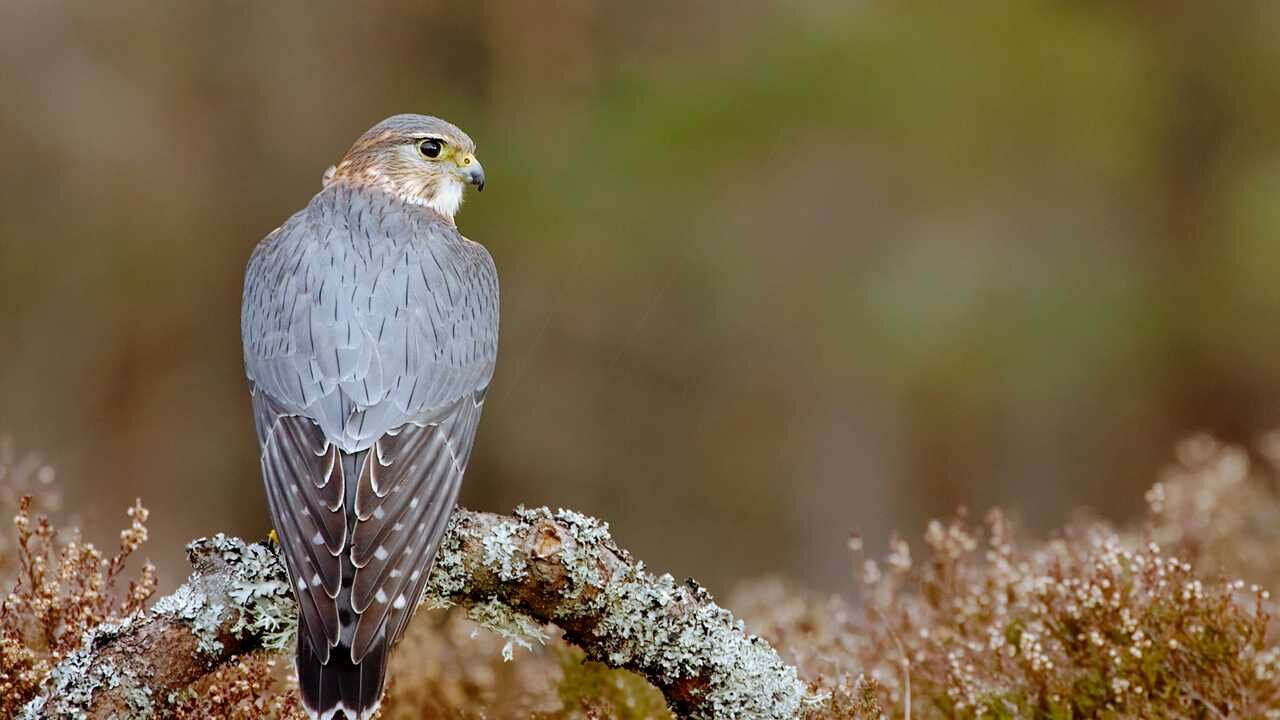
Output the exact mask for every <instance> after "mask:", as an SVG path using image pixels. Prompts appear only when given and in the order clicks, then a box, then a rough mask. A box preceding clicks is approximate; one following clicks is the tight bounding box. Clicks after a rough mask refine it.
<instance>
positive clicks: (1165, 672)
mask: <svg viewBox="0 0 1280 720" xmlns="http://www.w3.org/2000/svg"><path fill="white" fill-rule="evenodd" d="M1278 461H1280V436H1275V437H1268V438H1266V439H1264V441H1263V442H1262V443H1260V447H1259V448H1258V450H1257V452H1256V453H1255V454H1254V456H1253V457H1251V456H1250V454H1249V453H1247V452H1246V451H1245V450H1243V449H1241V448H1237V447H1231V446H1224V445H1221V444H1219V443H1217V442H1215V441H1214V440H1212V439H1210V438H1208V437H1204V436H1200V437H1195V438H1192V439H1190V440H1188V441H1186V442H1184V443H1183V444H1181V445H1180V446H1179V447H1178V448H1177V451H1176V460H1175V462H1174V463H1173V464H1172V465H1171V466H1170V467H1169V468H1168V469H1167V470H1166V471H1165V472H1164V473H1163V474H1162V476H1161V478H1160V481H1159V482H1158V483H1157V484H1156V485H1154V486H1153V487H1152V489H1151V490H1150V492H1148V494H1147V498H1146V499H1147V504H1148V513H1147V515H1146V518H1145V519H1144V521H1143V522H1142V523H1140V524H1139V525H1136V526H1134V527H1130V528H1121V529H1117V528H1113V527H1110V526H1108V525H1107V524H1106V523H1103V522H1101V521H1098V520H1093V519H1088V518H1081V519H1078V520H1075V521H1073V522H1071V523H1070V524H1068V525H1067V526H1066V527H1065V528H1063V529H1061V530H1060V531H1058V532H1057V533H1055V534H1053V535H1052V536H1051V537H1049V538H1047V539H1032V538H1023V537H1020V536H1019V534H1018V533H1017V531H1016V529H1015V526H1014V523H1013V522H1011V521H1010V519H1009V518H1008V517H1007V516H1006V515H1004V514H1003V513H1002V512H1000V511H992V512H989V513H987V514H986V516H985V517H984V518H982V520H981V521H977V520H973V519H970V518H969V517H967V515H966V514H965V513H963V512H961V513H959V514H958V515H957V516H956V517H954V518H952V519H950V520H945V521H936V522H934V523H931V524H930V525H929V528H928V530H927V532H926V533H925V536H924V538H923V541H922V542H921V543H919V544H917V545H916V546H914V547H913V546H912V545H910V544H909V543H907V542H906V541H904V540H900V539H894V540H893V541H892V543H891V545H890V552H889V554H888V555H887V557H885V558H882V559H879V560H875V559H869V558H865V557H863V556H862V550H861V541H860V540H859V539H858V538H857V537H856V536H855V537H854V538H851V540H850V550H851V553H852V555H853V559H854V568H855V574H856V575H857V576H858V577H857V582H858V584H859V585H860V589H861V592H860V596H859V598H858V600H857V601H856V602H851V601H847V600H844V599H841V598H838V597H835V598H832V597H821V596H818V595H816V594H813V593H811V592H808V591H806V590H804V589H803V588H798V587H794V586H791V585H789V584H787V583H786V582H784V581H780V580H767V581H760V582H756V583H752V584H750V585H747V586H744V587H743V588H741V589H740V590H739V591H738V592H737V593H735V596H734V597H733V598H731V599H730V602H729V603H728V605H729V607H732V608H733V609H734V610H735V611H736V612H738V613H739V614H740V615H741V616H744V617H745V618H746V620H747V622H748V626H749V628H750V629H751V630H753V631H755V632H759V633H761V634H762V635H764V636H765V637H766V638H767V639H768V640H769V641H770V642H772V643H773V644H774V645H775V647H777V648H779V650H780V651H781V652H783V653H784V655H785V656H786V657H787V658H788V659H789V660H790V661H792V662H794V663H795V664H796V665H797V666H798V667H799V668H800V670H801V673H802V675H803V676H804V677H805V678H806V679H807V680H808V681H810V682H811V683H812V684H813V686H814V688H815V690H816V691H817V694H818V697H820V698H821V700H820V701H819V702H816V703H815V704H814V705H813V706H812V707H811V708H809V710H808V715H809V716H810V717H811V718H815V719H816V718H877V717H881V716H886V717H904V716H909V717H913V718H950V717H960V718H978V717H988V718H1087V717H1103V718H1139V717H1141V718H1188V717H1190V718H1227V717H1232V718H1234V717H1249V718H1252V717H1266V718H1280V675H1278V672H1280V647H1278V646H1277V634H1276V633H1275V631H1274V629H1273V628H1272V627H1271V625H1270V623H1269V616H1270V614H1271V613H1272V612H1273V610H1274V603H1273V600H1272V598H1271V595H1270V593H1269V591H1268V588H1271V589H1275V588H1276V587H1277V581H1278V580H1280V553H1277V552H1276V550H1277V548H1280V544H1278V543H1280V498H1278V495H1277V480H1276V478H1277V472H1276V468H1277V462H1278ZM0 503H4V506H3V510H4V511H5V512H6V514H7V513H9V512H12V513H13V515H14V532H13V533H9V534H8V535H7V536H6V537H5V538H4V540H3V544H0V579H2V580H3V581H4V582H5V584H6V588H7V589H9V590H10V591H9V593H8V596H7V598H6V600H5V602H4V606H3V614H2V615H0V639H2V642H3V645H2V646H0V716H3V717H8V716H10V715H12V714H14V713H15V712H16V711H17V709H18V708H19V707H21V705H22V703H23V702H24V701H25V700H26V699H27V698H29V697H31V696H32V695H33V694H34V692H35V689H36V687H37V686H38V684H39V682H40V680H41V678H42V677H43V676H44V675H45V674H46V673H47V672H48V671H49V669H50V667H51V666H52V665H53V664H54V663H56V662H57V660H58V659H59V658H61V657H63V656H64V655H65V654H66V653H68V652H70V651H71V650H73V649H75V648H76V647H77V645H78V644H79V642H80V638H81V636H82V635H83V633H84V632H85V631H86V630H88V629H90V628H92V627H94V626H95V625H97V624H98V623H101V622H104V621H111V620H113V619H119V618H122V617H124V616H126V615H128V614H129V613H131V612H133V611H134V610H136V609H137V608H139V607H141V606H142V605H143V604H144V603H145V602H146V601H147V599H148V597H149V596H150V594H151V591H152V589H153V588H154V585H155V576H154V570H153V569H152V568H151V566H150V565H149V564H142V565H141V566H140V567H139V568H138V569H137V570H136V571H133V572H129V571H128V568H129V567H131V565H130V564H129V563H128V560H129V558H130V557H131V556H133V555H134V554H135V553H136V551H137V550H138V548H139V546H140V545H141V544H142V543H143V542H144V541H145V540H146V525H145V522H146V514H147V513H146V510H145V509H143V508H142V507H141V505H138V504H135V505H134V506H133V507H132V508H129V509H128V516H129V519H130V527H129V528H128V529H126V530H124V531H123V532H122V533H121V536H120V547H119V549H118V550H117V551H116V553H115V554H114V555H111V556H106V555H104V554H103V553H102V552H100V551H98V550H97V549H95V548H94V547H93V546H92V545H90V544H87V543H85V542H83V541H82V540H81V539H80V538H79V537H78V534H77V533H76V532H75V531H74V530H71V531H61V532H60V531H58V530H56V529H55V528H54V526H53V525H52V524H51V523H50V521H49V520H48V517H47V513H48V512H50V511H53V510H56V509H57V506H58V502H57V496H56V493H55V492H54V484H53V482H52V475H51V472H50V471H48V470H47V469H46V468H42V467H41V466H40V465H39V463H35V462H32V461H29V460H19V459H16V458H15V457H14V455H13V453H12V452H11V451H9V450H7V449H5V448H3V447H0ZM130 576H131V577H130ZM503 644H504V640H503V639H501V638H498V637H495V636H492V635H489V634H487V633H484V632H478V631H477V630H476V628H475V626H474V625H472V624H471V623H470V622H469V621H468V620H466V619H465V617H464V616H463V615H462V614H461V613H459V612H457V611H452V612H447V613H431V614H424V615H423V616H422V617H420V618H419V620H418V622H416V623H415V625H414V628H413V630H412V631H411V634H410V636H409V637H408V638H406V640H405V642H404V644H403V645H402V646H401V649H400V650H399V651H398V656H397V659H396V662H395V663H394V665H393V677H392V689H391V694H390V696H389V699H388V701H387V704H386V706H385V707H384V710H383V713H382V717H383V718H406V719H407V718H419V717H446V718H480V717H490V718H492V717H520V718H524V717H534V718H540V719H541V720H553V719H559V718H584V719H586V718H654V717H669V715H668V713H667V711H666V709H665V707H664V706H663V701H662V698H661V696H660V695H659V694H658V693H657V692H656V691H655V690H654V689H653V688H651V687H650V686H648V685H647V683H645V682H644V681H643V680H642V679H640V678H639V677H638V676H635V675H632V674H630V673H627V672H624V671H615V670H609V669H606V668H604V667H603V666H600V665H598V664H595V663H584V662H583V661H582V656H581V653H579V652H578V651H576V650H575V649H573V648H571V647H569V646H567V645H565V644H564V643H562V642H560V641H559V640H558V639H555V638H553V639H552V640H551V641H550V642H549V643H548V644H547V646H546V647H543V648H538V649H537V650H536V651H535V652H532V653H525V652H521V653H519V654H518V656H517V659H516V660H515V661H514V662H504V661H503V659H502V656H503V652H502V648H503ZM288 665H289V663H288V661H287V660H286V659H284V658H282V657H280V656H276V655H271V654H267V653H255V654H253V655H249V656H245V657H242V658H240V659H239V661H238V662H236V663H232V664H230V665H228V666H225V667H223V668H221V669H219V670H218V671H217V672H215V673H213V674H211V675H209V676H208V677H206V678H204V679H203V680H202V681H200V682H199V683H197V685H196V686H193V687H192V688H190V689H189V690H188V691H186V692H184V693H181V694H180V696H179V697H176V698H173V699H172V703H173V704H172V707H171V713H172V714H173V715H174V716H176V717H179V718H192V719H195V718H245V719H246V720H247V719H249V718H302V717H303V716H302V714H301V712H300V711H299V708H298V705H297V702H296V700H295V699H294V694H293V693H292V692H291V688H290V682H291V680H290V678H289V667H288Z"/></svg>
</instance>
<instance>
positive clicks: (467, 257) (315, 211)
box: [241, 185, 498, 452]
mask: <svg viewBox="0 0 1280 720" xmlns="http://www.w3.org/2000/svg"><path fill="white" fill-rule="evenodd" d="M241 334H242V336H243V339H244V346H245V369H246V372H247V373H248V375H249V378H250V380H251V381H252V382H254V383H255V384H256V385H257V386H258V387H259V388H260V389H261V390H262V391H264V392H266V393H267V394H268V395H270V396H271V397H273V398H275V399H276V400H277V401H278V402H279V403H280V404H281V405H282V406H284V407H285V408H287V409H288V410H289V411H291V412H296V413H298V414H300V415H304V416H306V417H310V418H313V419H315V420H316V421H317V422H318V423H320V425H321V427H322V428H323V429H324V431H325V434H326V435H327V436H328V437H330V438H331V439H333V440H334V441H335V442H336V443H337V444H338V445H339V447H341V448H342V449H343V450H344V451H347V452H357V451H359V450H363V449H366V448H368V447H369V446H371V445H372V444H373V442H374V440H375V439H377V438H378V437H380V436H381V435H383V434H384V433H386V432H387V431H388V430H390V429H393V428H396V427H399V426H401V425H403V424H404V423H406V422H410V421H415V420H418V419H419V418H421V417H423V416H429V415H431V414H432V413H436V412H439V411H441V410H442V409H443V408H444V407H446V406H448V405H449V404H450V403H452V402H453V401H455V400H457V399H458V398H460V397H462V396H463V395H465V394H467V393H470V392H473V391H475V390H477V389H479V388H483V387H486V386H487V385H488V383H489V380H490V378H491V377H492V375H493V369H494V362H495V359H496V357H497V339H498V337H497V335H498V283H497V271H496V270H495V268H494V266H493V260H492V259H491V258H490V257H489V254H488V253H487V252H486V251H485V250H484V248H482V247H480V246H479V245H476V244H475V243H471V242H469V241H467V240H466V239H464V238H462V237H461V235H459V234H458V231H457V229H456V228H454V227H452V226H450V225H447V224H445V223H444V222H442V221H440V220H439V218H438V217H437V216H434V215H431V214H429V213H426V212H423V211H421V210H420V209H419V208H415V207H413V206H408V205H405V204H404V203H401V202H398V201H396V200H395V199H394V198H390V197H389V196H386V195H384V194H381V193H373V192H369V191H362V190H359V189H355V188H350V187H347V186H343V185H333V186H330V187H328V188H326V189H325V190H323V191H322V192H321V193H320V194H319V195H317V196H316V198H315V199H314V200H313V201H312V202H311V204H310V205H309V206H308V207H307V209H306V210H304V211H302V212H300V213H298V214H297V215H295V216H294V217H293V218H291V219H290V220H289V222H287V223H286V224H285V225H284V226H283V227H281V228H280V229H279V230H277V231H276V232H274V233H272V234H271V235H270V236H268V238H267V239H266V240H264V241H263V243H262V244H261V245H260V246H259V248H258V249H257V250H256V251H255V252H254V256H253V258H252V259H251V260H250V264H249V271H248V274H247V276H246V281H245V292H244V305H243V310H242V314H241Z"/></svg>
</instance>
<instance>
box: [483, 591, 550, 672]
mask: <svg viewBox="0 0 1280 720" xmlns="http://www.w3.org/2000/svg"><path fill="white" fill-rule="evenodd" d="M467 618H468V619H470V620H471V621H472V622H474V623H476V624H477V625H479V626H480V627H482V628H484V629H485V630H488V631H489V632H492V633H494V634H496V635H498V636H500V637H502V638H503V639H505V640H506V641H507V642H506V644H505V645H503V646H502V659H503V660H506V661H508V662H510V661H511V659H512V658H513V657H514V655H515V650H514V647H515V646H516V645H519V646H520V647H522V648H524V649H525V650H533V644H534V643H537V644H539V645H545V644H546V642H547V633H546V631H545V630H543V629H542V623H540V622H538V621H537V620H534V619H533V618H531V617H529V616H528V615H525V614H524V613H521V612H518V611H516V610H512V609H511V607H510V606H508V605H505V604H503V603H502V602H501V601H499V600H497V599H496V598H495V599H491V600H489V601H488V602H483V603H476V604H475V605H472V606H471V607H470V608H467Z"/></svg>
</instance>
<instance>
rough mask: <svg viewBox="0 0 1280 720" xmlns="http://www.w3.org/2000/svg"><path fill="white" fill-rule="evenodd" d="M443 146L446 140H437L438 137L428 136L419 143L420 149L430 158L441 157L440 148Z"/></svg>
mask: <svg viewBox="0 0 1280 720" xmlns="http://www.w3.org/2000/svg"><path fill="white" fill-rule="evenodd" d="M443 147H444V142H442V141H440V140H437V139H436V138H427V139H426V140H423V141H422V142H420V143H418V149H419V150H421V151H422V154H423V155H426V156H427V157H429V158H435V157H440V150H441V149H442V148H443Z"/></svg>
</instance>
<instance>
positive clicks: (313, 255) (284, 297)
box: [241, 183, 498, 718]
mask: <svg viewBox="0 0 1280 720" xmlns="http://www.w3.org/2000/svg"><path fill="white" fill-rule="evenodd" d="M497 329H498V285H497V274H496V270H495V269H494V266H493V261H492V260H491V258H490V257H489V255H488V253H487V252H486V251H485V250H484V249H483V248H482V247H480V246H479V245H477V244H475V243H472V242H470V241H468V240H466V239H465V238H463V237H462V236H461V235H460V234H458V232H457V230H456V228H455V227H454V226H453V224H452V223H451V222H448V221H447V220H446V219H444V218H443V217H441V216H439V215H437V214H436V213H435V212H433V211H432V210H430V209H427V208H424V207H420V206H416V205H413V204H410V203H406V202H404V201H402V200H400V199H398V198H396V197H395V196H392V195H389V194H387V193H384V192H380V191H378V190H375V189H370V188H363V187H358V186H354V185H351V184H348V183H334V184H331V185H329V186H328V187H326V188H325V189H324V190H322V191H321V192H320V193H319V194H318V195H316V197H315V198H314V199H313V200H312V201H311V203H310V204H309V205H308V206H307V207H306V208H305V209H304V210H302V211H300V212H299V213H297V214H295V215H294V216H293V217H292V218H290V219H289V221H288V222H286V223H285V224H284V225H283V226H282V227H280V228H279V229H278V230H276V231H275V232H273V233H272V234H271V235H269V236H267V238H266V239H264V240H263V241H262V243H260V244H259V246H258V247H257V248H256V249H255V251H254V253H253V256H252V258H251V259H250V262H249V267H248V271H247V273H246V279H245V289H244V298H243V308H242V314H241V333H242V337H243V341H244V353H245V354H244V357H245V369H246V373H247V374H248V376H249V380H250V384H251V387H252V390H253V405H254V415H255V424H256V427H257V431H258V438H259V441H260V444H261V446H262V466H263V475H264V479H265V482H266V488H267V499H268V504H269V506H270V509H271V515H272V521H273V523H274V525H275V527H276V529H277V530H278V534H279V537H280V539H281V548H282V551H283V554H284V557H285V560H286V564H287V566H288V568H289V573H290V578H291V581H292V582H293V584H294V592H295V595H296V596H297V598H298V602H299V608H300V620H299V631H298V653H297V668H298V675H299V684H300V689H301V692H302V698H303V701H304V704H305V705H306V707H307V708H308V710H309V711H310V712H311V714H312V715H313V716H316V717H326V716H329V717H331V716H332V715H333V714H334V713H336V712H339V711H345V712H346V713H347V714H349V715H350V716H351V717H354V718H366V717H369V716H370V715H371V714H372V713H373V712H374V710H375V709H376V707H377V704H378V702H380V698H381V695H382V688H383V684H384V680H385V671H386V662H387V656H388V652H389V651H390V648H391V646H392V645H393V644H394V643H395V642H396V641H397V640H398V639H399V637H400V636H401V635H402V634H403V632H404V628H405V625H406V624H407V622H408V620H409V618H410V617H411V616H412V613H413V611H414V609H415V607H416V605H417V602H418V599H419V597H420V595H421V593H422V588H423V586H424V585H425V583H426V581H427V575H428V571H429V569H430V565H431V561H432V559H433V558H434V556H435V552H436V550H437V548H438V547H439V543H440V540H441V538H442V536H443V534H444V530H445V526H446V524H447V520H448V517H449V514H450V513H451V511H452V508H453V504H454V502H455V499H456V497H457V493H458V489H459V487H460V485H461V481H462V476H463V473H464V471H465V469H466V465H467V462H468V460H469V458H470V454H471V447H472V443H473V441H474V438H475V431H476V427H477V425H478V422H479V417H480V412H481V409H482V406H483V400H484V395H485V391H486V389H487V387H488V384H489V380H490V378H491V377H492V374H493V368H494V360H495V357H496V353H497Z"/></svg>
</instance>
